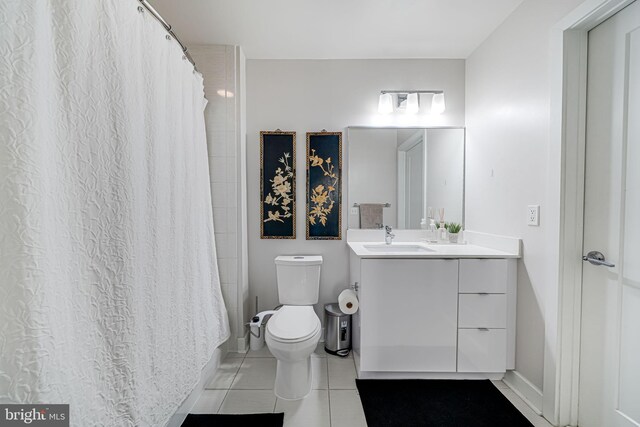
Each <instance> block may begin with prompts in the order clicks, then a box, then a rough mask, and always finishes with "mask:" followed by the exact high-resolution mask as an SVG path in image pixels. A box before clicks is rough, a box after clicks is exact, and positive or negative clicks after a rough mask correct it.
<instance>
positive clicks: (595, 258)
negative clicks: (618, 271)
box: [582, 251, 616, 267]
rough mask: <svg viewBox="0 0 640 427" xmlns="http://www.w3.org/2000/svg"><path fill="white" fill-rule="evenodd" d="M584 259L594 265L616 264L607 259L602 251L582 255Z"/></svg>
mask: <svg viewBox="0 0 640 427" xmlns="http://www.w3.org/2000/svg"><path fill="white" fill-rule="evenodd" d="M582 260H583V261H589V262H590V263H591V264H593V265H604V266H605V267H615V266H616V265H615V264H613V263H611V262H609V261H607V260H606V259H605V257H604V255H602V252H598V251H591V252H589V253H588V254H586V255H585V256H583V257H582Z"/></svg>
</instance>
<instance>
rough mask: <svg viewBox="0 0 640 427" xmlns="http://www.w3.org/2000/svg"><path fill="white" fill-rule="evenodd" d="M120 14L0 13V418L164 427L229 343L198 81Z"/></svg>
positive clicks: (95, 6)
mask: <svg viewBox="0 0 640 427" xmlns="http://www.w3.org/2000/svg"><path fill="white" fill-rule="evenodd" d="M165 36H166V33H165V32H164V30H163V29H162V27H161V25H160V24H159V23H158V22H157V21H156V20H155V19H154V18H153V16H151V15H150V14H149V13H148V12H144V13H143V12H139V11H138V2H136V1H134V0H2V1H0V401H2V402H21V403H38V402H40V403H69V404H70V405H71V408H70V409H71V424H72V425H74V426H93V425H96V426H97V425H100V426H125V425H126V426H147V425H149V426H151V425H152V426H160V425H164V424H165V423H166V422H167V420H168V419H169V418H170V416H171V415H172V414H173V413H174V412H175V410H176V409H177V408H178V406H179V405H180V404H181V403H182V401H183V400H184V398H185V397H186V396H187V395H188V393H189V392H190V391H191V390H192V389H193V387H194V386H195V384H196V383H197V382H198V380H199V379H200V375H201V370H202V368H203V366H204V365H205V364H206V363H207V362H208V361H209V360H210V358H211V356H212V354H213V352H214V350H215V348H216V347H217V346H218V345H220V344H221V343H222V342H223V341H224V340H226V339H227V338H228V336H229V326H228V318H227V312H226V309H225V306H224V303H223V300H222V295H221V292H220V283H219V278H218V270H217V266H216V251H215V247H214V240H213V222H212V212H211V211H212V209H211V196H210V185H209V171H208V162H207V148H206V139H205V125H204V114H203V109H204V107H205V103H206V100H205V98H204V93H203V85H202V77H201V76H200V75H199V74H197V73H194V71H193V67H192V66H191V64H190V63H189V62H188V61H186V60H184V59H183V58H182V52H181V50H180V48H179V46H178V45H177V44H176V43H175V41H173V40H167V39H166V37H165Z"/></svg>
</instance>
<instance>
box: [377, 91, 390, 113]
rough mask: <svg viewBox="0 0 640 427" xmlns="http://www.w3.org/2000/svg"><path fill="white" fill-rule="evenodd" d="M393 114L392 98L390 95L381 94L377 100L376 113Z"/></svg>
mask: <svg viewBox="0 0 640 427" xmlns="http://www.w3.org/2000/svg"><path fill="white" fill-rule="evenodd" d="M392 112H393V97H392V96H391V94H390V93H381V94H380V99H379V100H378V113H380V114H389V113H392Z"/></svg>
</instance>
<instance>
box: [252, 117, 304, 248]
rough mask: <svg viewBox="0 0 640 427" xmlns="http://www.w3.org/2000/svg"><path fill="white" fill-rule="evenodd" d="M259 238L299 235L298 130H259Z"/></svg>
mask: <svg viewBox="0 0 640 427" xmlns="http://www.w3.org/2000/svg"><path fill="white" fill-rule="evenodd" d="M260 238H261V239H295V238H296V133H295V132H283V131H280V130H276V131H262V132H260Z"/></svg>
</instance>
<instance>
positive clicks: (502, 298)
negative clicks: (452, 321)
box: [458, 294, 507, 329]
mask: <svg viewBox="0 0 640 427" xmlns="http://www.w3.org/2000/svg"><path fill="white" fill-rule="evenodd" d="M458 327H459V328H503V329H504V328H506V327H507V296H506V295H505V294H460V298H459V303H458Z"/></svg>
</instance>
